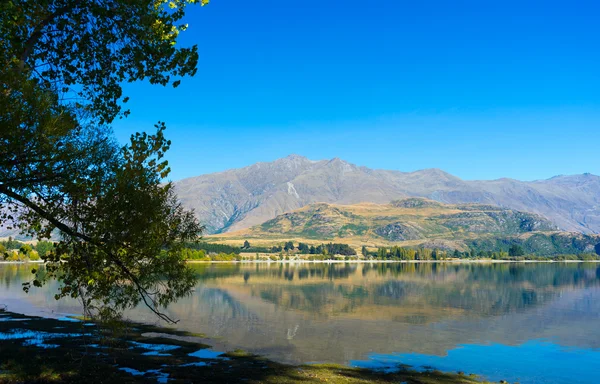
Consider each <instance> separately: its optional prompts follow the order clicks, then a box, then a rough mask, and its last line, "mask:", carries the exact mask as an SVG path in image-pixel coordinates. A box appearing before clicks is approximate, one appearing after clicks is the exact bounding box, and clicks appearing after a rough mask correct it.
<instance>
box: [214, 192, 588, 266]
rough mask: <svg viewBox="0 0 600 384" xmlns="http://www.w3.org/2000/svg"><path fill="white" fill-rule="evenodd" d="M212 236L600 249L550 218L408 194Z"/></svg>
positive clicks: (537, 250) (264, 241)
mask: <svg viewBox="0 0 600 384" xmlns="http://www.w3.org/2000/svg"><path fill="white" fill-rule="evenodd" d="M210 239H211V240H212V241H216V242H226V243H231V244H241V243H242V242H243V241H245V240H249V241H250V243H251V244H254V245H258V246H267V247H268V246H270V245H273V244H282V243H283V242H284V241H288V240H293V241H296V242H305V243H309V244H311V243H312V244H319V243H324V242H334V243H344V244H349V245H350V246H352V247H354V248H355V249H357V250H358V249H360V248H361V247H362V246H363V245H367V246H370V247H379V246H391V245H400V246H413V247H414V246H423V247H425V248H438V249H446V250H454V249H458V250H460V251H465V250H468V249H475V250H476V251H484V252H487V251H499V250H503V251H508V249H509V248H510V246H511V245H520V246H521V247H522V248H523V249H525V250H526V251H527V252H528V253H530V254H536V255H539V256H551V255H558V254H581V253H592V254H594V253H598V249H600V236H599V235H586V234H581V233H576V232H561V231H558V230H557V227H556V226H555V225H554V224H552V222H550V221H549V220H547V219H545V218H544V217H542V216H540V215H537V214H533V213H527V212H521V211H516V210H512V209H507V208H501V207H497V206H493V205H484V204H443V203H439V202H436V201H433V200H428V199H423V198H414V197H413V198H407V199H402V200H397V201H393V202H391V203H389V204H374V203H360V204H351V205H339V204H327V203H314V204H309V205H307V206H305V207H303V208H299V209H297V210H295V211H292V212H288V213H284V214H282V215H279V216H277V217H275V218H274V219H271V220H268V221H266V222H265V223H263V224H259V225H256V226H253V227H251V228H248V229H242V230H239V231H235V232H228V233H225V234H220V235H213V236H210Z"/></svg>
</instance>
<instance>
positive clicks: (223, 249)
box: [184, 242, 241, 255]
mask: <svg viewBox="0 0 600 384" xmlns="http://www.w3.org/2000/svg"><path fill="white" fill-rule="evenodd" d="M184 247H185V248H187V249H191V250H195V251H204V252H205V253H207V254H211V253H216V254H219V253H226V254H231V253H233V254H236V255H239V254H240V252H241V249H240V248H239V247H234V246H231V245H227V244H217V243H206V242H198V243H185V244H184Z"/></svg>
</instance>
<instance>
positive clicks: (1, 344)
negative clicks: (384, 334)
mask: <svg viewBox="0 0 600 384" xmlns="http://www.w3.org/2000/svg"><path fill="white" fill-rule="evenodd" d="M124 325H125V328H119V329H116V328H111V327H105V326H104V325H102V324H99V323H95V322H91V321H89V320H86V321H82V320H79V319H76V318H63V319H49V318H45V317H36V316H25V315H21V314H18V313H14V312H8V311H0V361H2V363H3V370H1V371H0V383H5V382H6V383H13V382H31V381H35V382H63V383H79V382H87V383H95V382H102V383H123V382H128V383H146V382H149V381H150V380H152V381H155V382H158V383H166V382H168V381H170V380H176V381H184V382H204V383H211V382H212V383H221V382H240V381H244V382H248V383H257V384H258V383H267V384H305V383H317V382H318V383H320V382H333V383H338V382H349V383H355V384H363V383H364V384H371V383H377V384H379V383H381V384H388V383H390V382H397V383H401V382H410V383H436V384H482V383H487V382H485V381H481V380H480V379H478V377H477V376H476V375H474V374H471V375H465V374H463V373H444V372H440V371H436V370H433V369H431V370H426V371H417V370H413V369H411V368H409V367H408V368H407V367H405V366H401V365H398V366H397V367H392V368H393V369H385V370H377V369H368V368H358V367H350V366H348V365H339V364H301V365H292V364H282V363H277V362H275V361H273V360H270V359H268V358H265V357H263V356H259V355H253V354H250V353H248V352H245V351H242V350H234V351H225V352H221V351H215V350H213V349H212V348H213V347H211V346H209V345H207V344H206V342H209V343H210V341H211V340H210V339H207V338H206V337H205V336H204V335H201V334H192V333H188V332H184V331H178V330H176V329H171V328H165V327H158V326H153V325H149V324H143V323H134V322H128V323H124ZM34 361H40V362H43V363H41V364H32V362H34ZM48 372H51V377H48V376H47V375H48Z"/></svg>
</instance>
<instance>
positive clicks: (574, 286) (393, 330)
mask: <svg viewBox="0 0 600 384" xmlns="http://www.w3.org/2000/svg"><path fill="white" fill-rule="evenodd" d="M30 268H31V267H28V266H23V265H21V266H17V265H0V287H1V288H0V303H5V304H8V306H9V310H12V311H15V312H23V313H28V314H42V315H46V316H62V315H64V314H76V313H80V312H81V310H80V307H79V306H78V304H77V302H74V301H71V302H68V301H59V302H56V301H55V300H54V299H53V296H54V292H55V291H56V288H57V287H56V285H48V286H46V287H44V288H42V289H38V290H35V291H32V292H30V293H29V294H25V293H23V292H22V291H21V283H22V282H24V281H26V280H27V279H29V272H28V271H29V269H30ZM193 268H194V269H195V270H196V271H197V273H198V276H199V278H200V281H199V284H198V286H197V288H196V291H195V293H194V295H192V296H190V297H188V298H185V299H182V300H181V301H179V302H178V303H177V304H175V305H173V306H172V307H170V308H169V311H168V312H169V314H170V315H171V316H174V317H176V318H178V319H180V320H181V321H180V323H179V324H178V325H177V327H178V328H180V329H184V330H189V331H194V332H202V333H205V334H206V335H207V336H208V337H210V338H213V339H214V340H215V348H217V349H220V350H232V349H235V348H241V349H245V350H249V351H252V352H255V353H258V354H262V355H265V356H268V357H270V358H272V359H274V360H278V361H282V362H289V363H305V362H336V363H343V364H349V365H353V366H365V367H380V368H382V369H388V368H391V367H394V366H397V365H398V364H407V365H411V366H413V367H415V368H418V369H423V368H424V367H434V368H437V369H440V370H444V371H464V372H466V373H471V372H473V373H479V374H482V375H483V376H485V377H486V378H487V379H489V380H492V381H498V380H500V379H504V380H508V381H509V382H514V381H518V382H520V383H521V384H527V383H590V384H591V383H598V382H599V381H600V264H593V263H592V264H580V263H527V264H517V263H502V264H454V263H438V264H436V263H428V264H414V263H410V264H406V263H403V264H398V263H390V264H308V263H304V264H270V265H268V264H252V263H247V264H246V263H244V264H196V265H194V266H193ZM128 317H130V318H131V319H133V320H139V321H154V318H153V317H152V316H151V315H150V314H149V313H148V312H146V311H144V310H142V309H139V310H134V311H131V312H130V313H128Z"/></svg>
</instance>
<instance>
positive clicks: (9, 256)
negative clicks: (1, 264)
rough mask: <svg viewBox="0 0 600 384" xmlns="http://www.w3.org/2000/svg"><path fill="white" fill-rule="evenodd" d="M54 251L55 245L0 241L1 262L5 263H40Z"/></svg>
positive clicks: (43, 242) (50, 243) (44, 242)
mask: <svg viewBox="0 0 600 384" xmlns="http://www.w3.org/2000/svg"><path fill="white" fill-rule="evenodd" d="M53 249H54V243H52V242H50V241H39V242H38V243H37V244H36V245H32V244H27V243H23V242H21V241H18V240H13V239H12V237H9V238H8V240H4V241H0V260H4V261H38V260H40V259H41V257H43V256H45V255H46V254H47V253H48V252H50V251H52V250H53Z"/></svg>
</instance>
